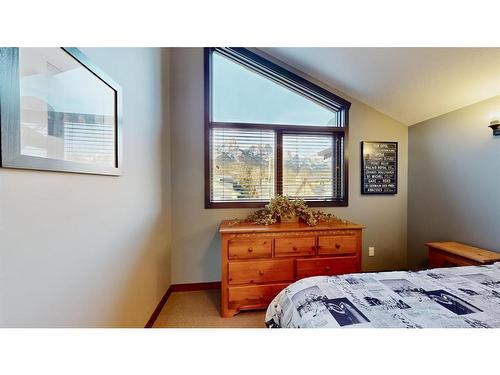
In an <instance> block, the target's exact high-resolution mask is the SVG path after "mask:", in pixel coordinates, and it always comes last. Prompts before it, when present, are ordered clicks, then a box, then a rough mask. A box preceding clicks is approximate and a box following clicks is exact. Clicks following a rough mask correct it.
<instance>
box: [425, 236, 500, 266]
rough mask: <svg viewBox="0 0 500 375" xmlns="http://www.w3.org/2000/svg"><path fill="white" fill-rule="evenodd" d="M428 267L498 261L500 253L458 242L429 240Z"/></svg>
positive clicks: (475, 264) (473, 264) (471, 264)
mask: <svg viewBox="0 0 500 375" xmlns="http://www.w3.org/2000/svg"><path fill="white" fill-rule="evenodd" d="M425 245H426V246H427V247H428V248H429V268H443V267H456V266H477V265H480V264H491V263H494V262H498V261H500V253H495V252H493V251H489V250H485V249H480V248H478V247H474V246H469V245H464V244H461V243H458V242H429V243H426V244H425Z"/></svg>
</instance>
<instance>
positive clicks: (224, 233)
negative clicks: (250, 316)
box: [220, 220, 363, 317]
mask: <svg viewBox="0 0 500 375" xmlns="http://www.w3.org/2000/svg"><path fill="white" fill-rule="evenodd" d="M362 229H363V226H361V225H358V224H353V223H347V224H344V223H341V222H328V223H321V224H319V225H317V226H314V227H310V226H308V225H307V224H305V223H294V224H273V225H257V224H248V223H242V224H234V223H233V222H232V221H229V220H225V221H223V222H222V223H221V226H220V233H221V237H222V238H221V250H222V280H221V288H222V293H221V315H222V316H223V317H231V316H233V315H235V314H237V313H238V312H239V311H240V310H251V309H263V308H267V306H268V305H269V303H270V302H271V301H272V299H273V298H274V297H275V296H276V295H277V294H278V293H279V292H280V291H281V290H282V289H284V288H285V287H286V286H288V285H289V284H291V283H292V282H294V281H296V280H299V279H302V278H304V277H309V276H318V275H338V274H343V273H352V272H361V249H362V236H361V232H362Z"/></svg>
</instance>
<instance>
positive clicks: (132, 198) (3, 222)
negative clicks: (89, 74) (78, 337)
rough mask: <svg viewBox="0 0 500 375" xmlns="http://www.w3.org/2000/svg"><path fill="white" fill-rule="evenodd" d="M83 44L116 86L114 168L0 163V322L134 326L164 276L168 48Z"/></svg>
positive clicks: (143, 318) (166, 280) (160, 290)
mask: <svg viewBox="0 0 500 375" xmlns="http://www.w3.org/2000/svg"><path fill="white" fill-rule="evenodd" d="M83 51H84V53H86V54H87V55H88V56H89V57H90V58H91V59H92V60H93V61H94V62H95V63H96V64H97V65H99V66H100V67H101V68H102V69H103V70H104V71H106V72H107V73H108V74H109V75H110V76H111V77H112V78H113V80H115V81H116V82H117V83H119V84H120V85H121V86H122V88H123V99H124V102H123V104H124V106H123V149H124V158H123V174H122V176H120V177H109V176H92V175H83V174H68V173H54V172H37V171H27V170H12V169H0V326H1V327H144V325H145V323H146V322H147V320H148V319H149V317H150V316H151V313H152V312H153V310H154V309H155V307H156V306H157V304H158V302H159V300H160V299H161V297H162V296H163V294H164V293H165V290H166V289H167V288H168V286H169V285H170V238H171V235H170V206H171V201H170V195H171V188H170V186H171V181H170V147H169V145H170V126H169V119H168V115H169V98H168V87H169V77H168V73H169V60H170V52H169V50H168V49H163V50H162V49H158V48H152V49H146V48H127V49H121V48H119V49H114V48H85V49H83Z"/></svg>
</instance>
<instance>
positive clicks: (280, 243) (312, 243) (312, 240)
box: [274, 237, 316, 257]
mask: <svg viewBox="0 0 500 375" xmlns="http://www.w3.org/2000/svg"><path fill="white" fill-rule="evenodd" d="M315 254H316V237H296V238H276V239H275V240H274V256H275V257H291V256H305V255H315Z"/></svg>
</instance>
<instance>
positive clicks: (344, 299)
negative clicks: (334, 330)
mask: <svg viewBox="0 0 500 375" xmlns="http://www.w3.org/2000/svg"><path fill="white" fill-rule="evenodd" d="M266 325H267V326H268V327H271V328H274V327H281V328H322V327H360V328H362V327H375V328H400V327H401V328H427V327H434V328H448V327H450V328H452V327H453V328H462V327H463V328H465V327H474V328H476V327H500V262H497V263H495V264H492V265H487V266H468V267H453V268H438V269H432V270H425V271H419V272H406V271H396V272H380V273H359V274H348V275H342V276H318V277H309V278H306V279H302V280H299V281H297V282H295V283H293V284H291V285H290V286H288V287H287V288H285V289H284V290H283V291H281V292H280V294H278V295H277V296H276V298H275V299H274V300H273V301H272V302H271V304H270V305H269V307H268V309H267V313H266Z"/></svg>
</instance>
